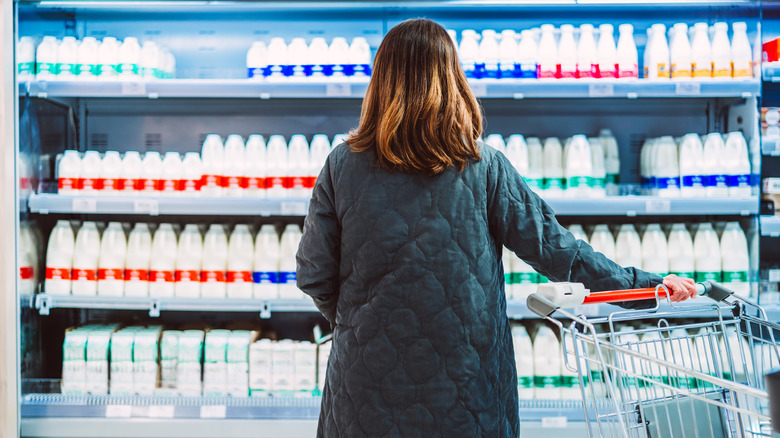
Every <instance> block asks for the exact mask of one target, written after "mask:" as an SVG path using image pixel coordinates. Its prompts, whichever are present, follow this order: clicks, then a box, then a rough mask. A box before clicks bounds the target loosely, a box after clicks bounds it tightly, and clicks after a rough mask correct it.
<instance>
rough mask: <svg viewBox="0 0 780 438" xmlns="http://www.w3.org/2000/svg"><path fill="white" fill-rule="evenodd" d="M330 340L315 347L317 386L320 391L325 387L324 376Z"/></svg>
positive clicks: (330, 344) (326, 368)
mask: <svg viewBox="0 0 780 438" xmlns="http://www.w3.org/2000/svg"><path fill="white" fill-rule="evenodd" d="M332 345H333V343H332V342H326V343H324V344H320V345H319V346H318V349H317V388H318V389H319V390H320V391H322V390H323V388H324V387H325V376H326V374H327V371H328V358H329V357H330V349H331V346H332Z"/></svg>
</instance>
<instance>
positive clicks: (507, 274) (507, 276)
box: [504, 273, 512, 284]
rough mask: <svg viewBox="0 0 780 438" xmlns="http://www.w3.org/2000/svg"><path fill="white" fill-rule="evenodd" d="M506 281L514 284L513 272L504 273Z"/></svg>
mask: <svg viewBox="0 0 780 438" xmlns="http://www.w3.org/2000/svg"><path fill="white" fill-rule="evenodd" d="M504 283H505V284H512V274H509V273H506V274H504Z"/></svg>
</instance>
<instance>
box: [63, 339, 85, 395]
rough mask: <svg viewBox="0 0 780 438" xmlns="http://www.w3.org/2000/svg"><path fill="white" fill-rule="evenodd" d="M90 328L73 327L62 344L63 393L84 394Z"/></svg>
mask: <svg viewBox="0 0 780 438" xmlns="http://www.w3.org/2000/svg"><path fill="white" fill-rule="evenodd" d="M89 330H90V329H89V328H87V327H79V328H71V329H68V330H67V331H66V332H65V341H64V342H63V344H62V393H63V394H77V395H80V394H84V393H85V392H86V383H87V336H88V334H89Z"/></svg>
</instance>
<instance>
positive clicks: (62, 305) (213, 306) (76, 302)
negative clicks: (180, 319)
mask: <svg viewBox="0 0 780 438" xmlns="http://www.w3.org/2000/svg"><path fill="white" fill-rule="evenodd" d="M33 307H34V308H35V309H36V310H38V313H39V314H41V315H48V314H49V313H50V311H51V309H105V310H147V311H149V316H152V317H158V316H160V312H164V311H169V312H174V311H178V312H246V313H259V314H260V317H261V318H270V317H271V314H272V313H273V312H318V310H317V308H316V307H315V306H314V303H313V302H312V301H311V300H310V299H309V298H308V297H301V298H300V299H284V300H283V299H277V300H259V299H236V298H221V299H220V298H177V297H171V298H152V297H104V296H81V295H50V294H38V295H36V296H35V299H34V300H33Z"/></svg>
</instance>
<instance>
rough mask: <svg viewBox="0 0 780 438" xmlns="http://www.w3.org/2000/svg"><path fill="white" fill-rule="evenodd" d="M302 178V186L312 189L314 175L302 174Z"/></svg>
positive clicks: (314, 179) (315, 181)
mask: <svg viewBox="0 0 780 438" xmlns="http://www.w3.org/2000/svg"><path fill="white" fill-rule="evenodd" d="M302 179H303V187H304V188H306V189H313V188H314V184H316V183H317V177H316V176H304V177H303V178H302Z"/></svg>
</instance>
